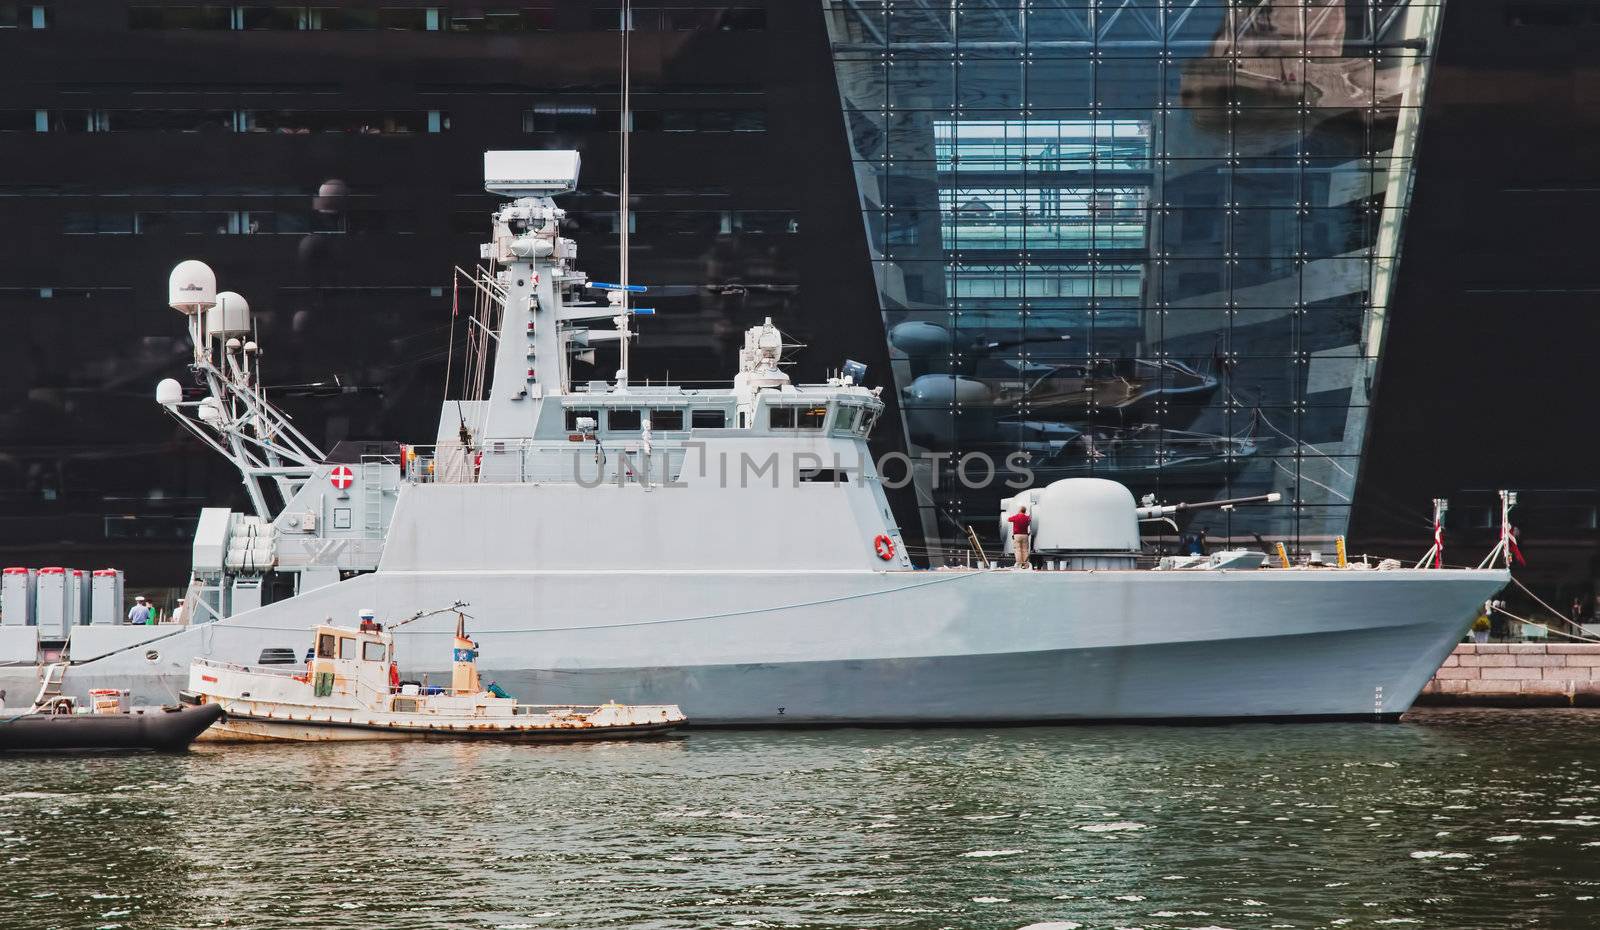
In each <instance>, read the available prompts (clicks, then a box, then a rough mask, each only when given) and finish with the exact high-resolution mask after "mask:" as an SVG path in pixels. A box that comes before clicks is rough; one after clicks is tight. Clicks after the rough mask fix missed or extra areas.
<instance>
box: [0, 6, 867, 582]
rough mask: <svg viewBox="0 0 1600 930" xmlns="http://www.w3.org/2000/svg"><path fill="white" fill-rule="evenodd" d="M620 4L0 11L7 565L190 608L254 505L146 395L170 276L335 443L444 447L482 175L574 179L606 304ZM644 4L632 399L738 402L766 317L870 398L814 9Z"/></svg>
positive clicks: (574, 222) (636, 50) (639, 13)
mask: <svg viewBox="0 0 1600 930" xmlns="http://www.w3.org/2000/svg"><path fill="white" fill-rule="evenodd" d="M618 6H619V5H618V4H617V3H615V2H610V3H607V2H604V0H599V2H566V0H564V2H561V3H544V4H539V3H529V4H515V5H497V4H481V3H441V2H437V0H435V2H431V3H430V2H414V0H381V2H357V0H348V2H341V3H337V4H332V3H324V4H320V5H319V4H287V3H268V2H260V3H237V4H199V3H143V2H133V3H129V2H124V0H73V2H70V3H67V2H52V3H45V4H41V5H34V4H22V5H17V4H0V165H4V166H5V167H4V171H3V172H0V224H3V227H4V229H5V230H6V231H7V234H6V248H5V249H4V250H0V318H3V319H4V320H5V326H6V330H5V335H4V336H0V561H3V562H4V564H8V565H9V564H21V565H52V564H65V565H83V566H85V567H99V566H102V565H115V566H119V567H122V568H125V569H127V570H128V571H129V572H130V577H132V578H134V579H136V580H139V581H140V583H143V584H160V583H170V584H180V583H182V581H183V580H184V577H183V573H184V571H185V569H186V566H187V564H188V560H189V552H188V535H189V533H190V532H191V530H192V527H193V525H194V520H195V518H196V514H197V509H198V508H199V507H200V506H203V505H205V504H213V505H215V504H227V503H232V504H233V505H234V506H242V505H243V503H244V501H243V499H242V495H241V494H240V485H239V479H238V476H237V475H236V474H234V473H233V472H232V470H231V468H230V467H229V466H228V465H227V464H226V463H225V462H223V461H222V460H221V459H220V458H218V457H217V456H214V455H212V454H210V453H209V452H207V451H206V450H205V449H204V448H202V447H201V446H200V444H199V443H197V442H195V441H194V440H193V438H192V437H190V436H188V435H186V434H185V433H184V432H182V431H181V429H179V428H177V427H176V425H175V424H173V423H171V422H170V421H169V420H168V419H167V418H166V417H165V416H164V415H163V413H162V411H161V409H160V408H159V407H158V406H157V405H156V404H155V402H154V395H153V392H154V389H155V384H156V383H157V382H158V381H159V380H160V379H162V378H166V377H176V378H180V379H183V378H186V377H187V375H186V373H185V370H184V365H185V359H186V353H187V349H186V347H185V346H186V340H185V336H184V331H183V325H182V320H181V318H180V317H179V316H178V314H176V313H174V312H173V311H172V310H170V309H168V308H167V307H166V306H165V304H166V277H167V273H168V271H169V270H170V269H171V268H172V266H173V265H174V264H176V263H177V262H178V261H180V260H182V259H186V258H197V259H201V260H204V261H205V262H207V263H208V264H210V265H211V266H212V267H213V268H215V269H216V271H217V274H218V278H219V281H220V286H221V287H223V288H227V289H231V290H234V291H237V292H239V293H241V294H243V295H244V296H245V297H246V298H247V299H248V300H249V301H250V304H251V306H252V308H253V310H254V313H255V321H256V325H257V327H258V329H259V339H260V342H261V345H262V346H263V347H264V349H265V355H264V356H263V364H264V370H265V372H266V378H267V381H268V383H269V384H270V385H273V386H275V387H276V392H275V393H276V396H277V397H278V398H279V399H280V400H281V401H282V403H283V405H284V406H285V407H286V408H287V409H288V410H289V411H290V412H291V413H292V414H293V415H294V416H295V417H296V421H297V423H298V424H299V425H300V426H301V427H302V429H304V430H305V431H306V433H307V434H308V435H309V436H310V437H311V438H312V439H313V440H314V441H316V442H317V443H318V444H319V445H321V446H322V447H323V448H324V449H329V448H331V447H332V446H333V445H334V444H335V443H336V442H338V441H339V440H341V439H408V440H411V441H419V440H420V441H429V440H430V438H431V437H432V435H433V432H434V429H435V425H436V423H437V417H438V411H439V403H440V401H441V400H442V399H443V397H444V396H445V392H444V381H445V373H446V352H447V347H448V346H449V345H450V332H451V327H452V325H453V324H454V325H456V326H458V327H459V326H461V325H463V324H462V320H463V319H464V318H465V314H463V317H462V318H453V317H452V315H451V309H452V289H451V267H452V266H454V265H460V266H462V267H471V265H472V264H473V263H474V262H475V261H476V259H477V255H478V243H479V242H482V241H483V240H484V239H485V237H486V234H487V231H488V214H489V212H490V211H491V210H492V209H493V208H494V207H495V206H496V204H497V202H498V201H497V199H496V198H495V197H493V196H491V195H489V194H486V193H484V192H483V189H482V184H481V179H482V155H483V152H484V151H485V150H486V149H515V148H568V147H571V148H577V149H578V150H579V151H580V152H581V153H582V156H583V172H582V177H581V179H580V189H579V190H578V191H577V192H576V193H575V194H572V195H569V196H567V197H564V198H562V206H563V207H565V208H566V209H567V210H568V211H569V217H570V222H569V230H570V234H571V235H572V236H573V237H574V238H575V239H576V240H577V242H578V243H579V249H580V264H581V266H582V267H583V268H584V269H585V270H586V271H588V272H589V273H590V274H591V275H592V276H593V278H594V279H596V280H602V281H603V280H607V279H614V278H612V276H613V275H614V274H615V269H616V266H617V240H616V232H617V216H618V213H619V211H618V200H617V191H618V185H617V180H618V178H617V149H618V138H619V137H618V133H617V118H616V117H617V110H618V87H619V68H618V64H619V38H620V35H619V32H618V31H617V27H618V14H617V9H618ZM635 6H636V10H635V14H634V22H633V26H634V31H635V34H634V36H633V42H632V48H633V54H632V60H633V68H632V77H633V88H634V107H635V117H636V118H635V126H636V130H637V131H636V132H635V134H634V140H633V155H634V162H633V163H634V166H635V167H634V173H633V178H632V190H633V193H634V199H633V205H632V206H633V211H634V235H633V262H632V265H633V277H634V279H635V280H636V281H642V282H645V283H647V284H650V285H652V286H654V290H653V292H652V294H651V297H652V300H651V303H652V304H653V305H654V306H655V307H656V309H657V315H656V316H654V317H652V318H650V319H649V320H648V321H647V323H646V324H645V325H642V326H641V330H642V334H641V336H640V339H639V341H638V348H637V350H636V352H635V355H634V366H633V367H634V369H635V370H634V377H635V378H663V377H667V376H670V377H672V378H674V379H681V380H687V381H694V380H706V379H721V380H724V381H725V380H728V379H731V377H732V375H733V373H734V372H735V371H736V370H737V346H738V345H739V344H740V341H741V339H742V334H743V330H744V329H745V328H746V327H748V326H750V325H753V324H755V323H759V322H760V321H761V320H762V318H763V317H766V316H771V317H773V318H774V320H775V321H777V322H778V323H779V325H781V326H782V327H783V328H784V329H785V330H786V331H787V332H790V333H791V334H793V336H794V337H795V338H796V339H797V340H798V341H801V342H805V343H808V344H809V345H810V346H811V349H810V350H809V351H808V352H806V353H805V354H804V355H803V356H802V357H801V367H800V370H798V371H797V372H796V375H797V377H804V378H810V379H814V380H820V378H821V377H822V376H823V375H824V372H825V369H826V368H829V367H837V365H838V364H839V361H840V360H841V359H842V358H844V357H845V356H847V355H848V356H851V357H856V358H860V359H862V360H864V361H866V362H868V363H869V364H871V365H872V366H873V367H874V368H875V369H876V370H877V371H879V372H885V371H887V368H888V362H887V357H886V354H885V352H884V350H883V348H882V346H883V344H884V343H883V337H882V330H881V323H880V322H879V320H878V318H877V316H876V314H875V313H874V312H873V307H872V299H871V294H872V283H871V278H870V276H869V275H870V272H869V270H868V267H867V265H866V263H865V261H864V260H863V259H862V257H863V256H864V255H865V245H864V243H863V242H862V232H861V225H860V222H859V218H858V214H857V213H856V211H855V208H854V204H855V195H854V192H853V185H852V183H851V180H850V160H849V155H848V151H847V149H846V147H845V143H844V139H843V134H842V133H841V132H840V131H839V128H838V126H839V123H838V102H837V97H836V96H835V95H834V94H833V92H832V87H833V72H832V65H831V62H830V60H829V57H828V51H827V40H826V35H825V32H824V29H823V22H822V17H821V15H820V13H819V12H818V10H817V9H816V8H815V7H813V6H810V5H806V6H803V7H802V6H799V5H789V4H777V5H773V6H771V7H770V8H769V7H768V6H767V5H766V4H763V3H737V4H729V5H690V4H676V3H674V4H659V5H655V4H644V3H638V4H635ZM36 10H37V13H36V12H35V11H36ZM36 23H37V24H38V28H36V27H35V24H36ZM823 88H826V89H827V92H826V93H824V92H823V91H822V90H821V89H823ZM463 299H466V298H465V297H464V298H463ZM858 308H859V309H858ZM835 315H836V316H837V318H835ZM464 344H465V339H464V337H463V334H462V333H460V332H458V333H457V338H456V340H455V349H456V352H457V353H458V354H459V353H461V352H462V351H463V347H464ZM874 347H877V348H876V350H875V349H874ZM875 351H876V353H877V354H876V355H874V352H875ZM599 362H600V365H599V366H598V367H596V368H595V369H594V370H593V372H589V371H584V370H581V369H582V366H580V370H579V371H578V372H577V373H576V374H577V377H579V378H588V377H601V376H604V375H605V374H608V373H609V371H610V370H612V369H614V368H615V359H614V357H613V358H611V359H609V360H608V359H606V358H605V357H604V354H603V353H602V358H601V359H600V360H599ZM461 370H462V369H461V365H460V364H457V365H456V367H455V371H456V372H457V373H459V372H460V371H461Z"/></svg>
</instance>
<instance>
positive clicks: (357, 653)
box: [187, 605, 687, 742]
mask: <svg viewBox="0 0 1600 930" xmlns="http://www.w3.org/2000/svg"><path fill="white" fill-rule="evenodd" d="M456 606H457V607H460V606H464V605H456ZM452 609H454V608H452ZM437 612H438V611H433V612H431V613H437ZM363 614H364V615H365V614H366V612H365V611H364V612H363ZM428 615H429V614H418V615H417V616H415V617H412V618H411V620H416V619H420V618H421V617H423V616H428ZM409 622H411V621H410V620H406V621H402V622H401V623H402V624H403V623H409ZM399 625H401V624H396V625H395V626H399ZM392 630H393V627H391V628H390V629H388V630H386V629H384V628H383V625H382V624H379V623H376V622H374V621H372V620H371V619H369V618H367V617H366V616H364V617H363V619H362V621H361V625H360V626H359V627H357V628H354V629H352V628H350V627H341V626H335V625H334V624H333V623H332V622H331V621H330V622H328V623H323V624H319V625H318V626H317V627H316V628H315V629H314V639H313V643H314V650H313V654H312V655H311V657H310V659H309V660H308V661H307V663H306V665H305V666H304V667H303V668H299V669H278V668H266V667H260V666H245V665H234V664H232V663H228V662H217V661H214V660H211V659H195V660H194V662H193V664H192V665H191V666H190V669H189V692H188V695H187V697H188V699H190V700H192V701H194V702H195V703H199V704H216V705H220V706H221V708H222V710H223V711H224V713H225V714H226V716H224V717H223V718H222V720H220V721H219V722H217V723H216V724H215V725H214V726H213V727H212V729H211V730H210V731H209V732H207V733H206V734H204V735H203V736H202V739H205V740H207V741H257V740H271V741H291V742H336V741H346V740H427V739H498V740H515V741H549V742H561V741H570V740H589V739H621V738H634V737H641V736H654V735H657V734H660V733H663V732H665V731H667V730H671V729H673V728H675V727H679V726H682V725H683V724H684V723H685V722H686V721H687V718H685V717H684V715H683V711H681V710H679V709H678V706H677V705H676V704H642V705H624V704H617V703H606V704H600V705H590V706H571V705H548V704H519V703H517V701H516V699H515V698H512V697H508V696H506V695H505V694H504V693H503V692H500V691H499V690H498V689H496V688H493V686H491V688H490V689H488V690H486V689H485V688H484V687H483V685H482V683H481V682H480V680H479V678H478V666H477V659H478V647H477V643H475V642H473V641H472V640H471V639H470V638H469V637H468V636H467V634H466V617H465V615H463V614H462V613H460V611H459V610H457V613H456V634H455V645H454V655H453V657H452V669H451V680H450V684H449V686H448V687H428V686H426V685H425V684H419V683H407V684H402V683H401V682H400V676H399V672H398V665H397V664H396V658H395V645H394V634H393V632H392Z"/></svg>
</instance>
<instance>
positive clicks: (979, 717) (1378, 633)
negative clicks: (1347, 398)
mask: <svg viewBox="0 0 1600 930" xmlns="http://www.w3.org/2000/svg"><path fill="white" fill-rule="evenodd" d="M1506 580H1507V576H1506V573H1505V572H1503V571H1431V570H1422V571H1415V570H1405V569H1402V570H1397V571H1386V572H1379V571H1337V570H1306V571H1299V570H1291V571H1282V570H1259V571H1233V572H1217V571H1196V572H1146V571H1140V572H1134V571H1127V572H1117V571H1110V572H1014V571H1004V570H1002V571H991V572H965V571H957V572H904V571H901V572H813V573H803V572H762V571H749V572H680V571H666V572H626V571H606V570H597V571H593V572H537V571H528V572H515V571H511V572H507V571H500V572H473V571H451V572H383V571H379V572H377V573H373V574H369V575H362V576H359V577H357V578H353V579H350V580H349V581H345V582H341V583H339V584H336V585H330V586H328V587H326V588H321V589H318V590H316V591H312V592H309V593H307V594H303V595H301V596H299V597H296V598H293V599H291V600H288V601H284V602H280V603H277V604H272V605H268V606H266V607H263V608H261V609H258V610H254V611H250V612H248V613H245V614H241V615H238V616H236V617H232V618H229V619H228V620H225V621H222V622H219V623H214V624H206V625H203V626H197V627H194V628H191V629H188V630H184V631H182V632H179V633H177V634H176V635H169V636H167V637H166V638H164V639H162V640H159V641H158V642H155V643H153V644H151V648H149V649H142V650H141V649H130V650H126V651H124V652H122V653H118V654H116V655H112V656H108V657H106V658H104V659H99V660H96V661H94V662H90V663H86V664H84V665H81V666H76V667H74V669H73V670H72V672H71V674H69V676H68V684H67V687H68V689H69V690H87V689H88V688H93V687H110V686H116V687H131V688H132V689H134V690H135V692H136V696H137V697H138V698H139V699H141V700H171V699H172V695H173V694H175V693H176V691H177V689H179V688H181V687H183V684H184V675H186V673H187V669H188V665H189V662H190V661H191V660H192V659H193V658H197V657H201V658H214V659H220V660H223V661H229V662H239V663H254V662H256V661H257V660H258V657H259V656H260V654H261V652H262V650H264V649H268V648H279V649H282V648H288V649H291V650H294V654H296V655H298V654H300V653H302V652H303V651H304V649H305V646H306V645H307V644H308V642H309V633H308V632H307V630H308V629H309V627H310V626H311V625H313V624H315V623H317V622H320V621H322V620H323V618H324V617H328V616H332V617H336V618H337V617H350V618H354V617H355V615H356V612H357V610H358V609H359V608H360V607H363V606H376V607H377V608H378V610H379V613H380V616H387V617H391V618H394V617H401V616H405V615H407V614H409V613H411V612H414V611H415V610H417V609H419V608H433V607H439V606H444V605H447V604H449V603H451V602H453V601H455V600H464V601H468V602H469V603H470V604H471V605H472V606H471V607H469V608H468V612H469V614H470V615H471V617H472V619H471V620H470V621H469V629H470V630H471V633H472V635H473V637H474V638H475V639H477V640H478V641H479V643H480V644H481V647H482V659H481V667H482V669H483V675H484V679H485V680H486V681H495V682H497V683H498V684H499V685H500V686H501V687H502V688H504V689H505V690H506V691H508V692H510V693H512V694H514V695H516V697H517V698H518V699H519V700H521V701H524V702H530V703H563V702H571V703H601V702H604V701H609V700H615V701H621V702H624V703H630V704H631V703H675V704H678V705H680V706H681V707H682V708H683V711H684V712H685V714H687V715H688V717H689V719H690V720H692V721H693V722H694V724H696V725H707V724H710V725H735V726H740V725H763V726H765V725H780V726H781V725H842V724H885V725H888V724H910V725H928V724H991V723H1021V722H1074V721H1110V720H1150V721H1184V720H1191V721H1192V720H1210V719H1231V718H1261V719H1285V718H1307V719H1313V718H1326V717H1342V718H1351V717H1359V718H1367V719H1384V718H1391V717H1394V716H1396V715H1398V714H1400V713H1402V712H1404V711H1405V710H1406V709H1407V708H1409V706H1410V704H1411V702H1412V700H1413V699H1414V698H1415V697H1416V695H1417V693H1418V692H1419V691H1420V690H1421V689H1422V687H1423V685H1424V684H1426V683H1427V681H1428V679H1429V678H1430V677H1431V675H1432V674H1433V672H1434V670H1436V669H1437V668H1438V666H1439V663H1440V662H1441V661H1442V660H1443V658H1444V656H1445V655H1447V654H1448V652H1449V650H1450V649H1451V648H1452V646H1453V645H1454V644H1455V643H1456V642H1457V641H1459V639H1460V638H1461V636H1462V635H1463V634H1464V632H1465V630H1466V628H1467V625H1468V624H1469V623H1470V621H1471V619H1472V617H1473V616H1474V614H1475V612H1476V610H1477V609H1478V607H1479V606H1480V605H1481V604H1482V603H1483V601H1484V600H1485V599H1487V598H1489V597H1490V596H1492V595H1493V594H1494V593H1495V592H1497V591H1498V590H1499V589H1500V588H1501V587H1502V586H1503V585H1504V584H1505V583H1506ZM452 622H453V621H445V620H438V619H437V618H433V619H426V620H422V621H418V622H417V623H416V624H412V625H409V626H406V627H403V628H401V629H399V630H397V631H396V639H397V643H398V648H399V656H400V666H401V672H402V674H403V675H404V676H405V677H407V678H416V677H422V676H426V675H430V674H431V675H443V674H445V669H446V668H447V663H448V658H449V655H448V636H449V629H447V626H448V623H452ZM435 625H436V626H438V629H434V628H433V626H435ZM152 656H153V657H152Z"/></svg>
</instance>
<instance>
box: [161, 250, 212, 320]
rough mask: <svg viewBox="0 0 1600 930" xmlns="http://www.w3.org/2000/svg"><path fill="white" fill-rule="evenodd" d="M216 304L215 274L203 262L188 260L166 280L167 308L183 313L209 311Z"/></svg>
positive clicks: (180, 264)
mask: <svg viewBox="0 0 1600 930" xmlns="http://www.w3.org/2000/svg"><path fill="white" fill-rule="evenodd" d="M216 303H217V273H216V272H214V271H212V270H211V266H210V265H207V264H206V263H205V262H202V261H196V260H195V259H192V258H191V259H188V260H187V261H181V262H179V263H178V265H177V267H175V268H173V269H172V275H171V276H170V277H168V278H167V306H169V307H171V308H172V309H174V310H178V311H180V312H183V313H189V314H195V313H199V312H201V311H202V310H209V309H211V308H212V307H214V306H216Z"/></svg>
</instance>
